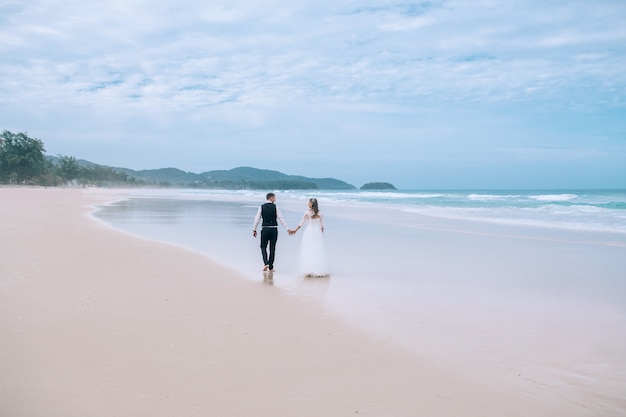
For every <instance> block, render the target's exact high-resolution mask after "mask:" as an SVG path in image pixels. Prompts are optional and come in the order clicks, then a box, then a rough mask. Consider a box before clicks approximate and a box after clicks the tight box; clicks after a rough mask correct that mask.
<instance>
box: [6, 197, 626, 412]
mask: <svg viewBox="0 0 626 417" xmlns="http://www.w3.org/2000/svg"><path fill="white" fill-rule="evenodd" d="M0 196H2V201H3V202H6V203H3V205H2V208H0V226H1V227H2V230H3V244H2V255H0V256H2V258H1V260H2V262H1V266H0V267H1V268H2V272H3V273H2V283H1V287H0V288H1V291H0V294H1V296H0V309H1V311H2V315H1V316H0V320H1V321H2V325H3V327H4V328H5V329H6V330H7V335H8V337H7V340H6V343H3V345H2V347H0V353H1V355H2V358H3V359H2V362H1V366H2V370H3V372H2V377H0V378H1V379H2V380H1V381H0V385H1V386H2V390H0V411H2V412H3V413H5V412H6V413H7V415H12V416H18V417H19V416H35V415H41V414H40V413H41V412H43V411H45V412H46V415H51V416H55V415H58V416H64V417H67V416H79V415H81V416H82V415H90V416H99V415H102V416H105V415H107V416H108V415H111V414H116V415H133V416H141V415H150V416H161V415H162V416H166V415H174V414H177V415H179V414H183V415H188V416H194V415H198V416H199V415H207V414H212V415H224V416H229V415H255V416H265V415H267V416H270V415H272V416H293V415H299V416H309V415H310V416H319V415H324V416H343V415H347V414H350V415H355V414H357V413H358V414H359V415H370V416H381V417H382V416H390V415H393V416H415V415H429V416H450V415H456V416H468V417H469V416H494V417H495V416H502V415H507V416H520V417H521V416H528V415H568V416H619V415H623V413H624V412H626V399H625V398H624V394H623V388H624V383H625V382H626V374H625V370H626V367H625V360H626V358H625V354H624V351H623V348H624V346H626V338H625V335H624V330H620V329H624V328H625V327H624V324H625V323H626V321H625V320H624V318H625V315H624V311H623V309H622V307H623V306H621V305H616V304H611V303H605V305H604V307H605V308H604V309H603V310H601V311H595V312H594V313H593V314H591V313H590V311H591V309H592V308H594V309H595V308H596V307H597V306H598V304H597V303H596V299H593V300H592V302H589V303H586V302H584V300H581V299H580V298H579V297H578V296H579V293H578V292H579V291H584V290H585V288H583V286H582V285H581V288H580V289H576V291H575V292H576V294H575V296H574V297H572V298H569V300H570V301H571V303H570V304H569V305H568V304H567V303H563V304H561V305H558V306H552V308H548V307H549V306H550V301H551V298H550V297H544V296H545V294H543V295H542V297H544V299H543V301H544V302H541V297H538V296H536V295H533V297H531V298H523V297H522V295H524V294H526V290H527V289H526V288H521V289H518V290H515V291H509V290H507V291H502V292H499V293H498V295H499V296H502V297H499V298H498V301H497V302H495V301H494V299H493V298H491V297H488V294H487V293H486V292H485V291H477V290H476V289H475V288H472V285H461V284H460V283H461V280H459V277H458V275H463V274H464V275H465V277H466V278H467V277H469V278H470V280H471V279H473V280H476V281H480V282H487V281H491V280H494V279H495V278H496V277H497V276H498V274H502V271H510V268H511V266H512V265H511V262H512V261H511V260H512V259H516V261H515V263H516V264H515V265H513V266H518V267H523V265H524V264H525V263H526V262H528V260H527V259H524V256H523V255H524V254H525V253H527V254H530V253H533V254H535V253H536V252H535V250H538V249H536V248H534V247H532V248H531V244H532V245H534V244H536V243H537V241H528V240H519V239H518V240H514V241H513V242H511V241H507V243H506V245H502V242H503V240H502V239H503V238H502V237H501V236H495V237H494V236H489V235H488V234H484V233H483V235H480V233H479V234H472V235H468V234H465V235H464V236H471V237H472V240H471V241H468V240H467V239H465V238H462V237H459V236H460V235H459V234H458V231H454V230H443V231H442V230H439V229H438V228H437V227H436V225H435V224H434V223H432V222H430V223H428V224H425V225H424V227H423V228H422V229H420V231H421V232H422V233H424V234H425V236H424V242H428V245H429V246H430V248H431V249H430V251H429V252H428V251H427V250H426V247H427V246H418V249H420V250H423V251H424V253H423V255H424V260H422V261H420V262H421V263H420V267H421V268H422V269H421V271H422V273H423V274H424V275H428V274H435V273H437V274H441V279H440V281H442V282H440V283H436V282H435V281H434V280H428V281H426V280H425V281H423V282H422V283H421V284H420V285H419V288H418V290H419V291H420V292H421V296H420V297H418V298H416V299H414V300H412V301H413V302H415V303H417V304H419V305H420V307H419V309H416V310H415V312H416V314H419V315H418V316H416V317H415V320H414V321H413V322H412V323H410V325H411V328H410V329H408V328H407V327H406V326H404V327H403V326H396V327H394V326H393V323H385V322H383V323H382V325H383V326H387V328H388V329H389V332H388V335H389V336H390V338H391V339H393V340H391V341H390V340H387V338H386V337H381V334H378V335H377V334H375V333H370V332H367V331H363V326H361V325H360V324H363V323H360V324H359V322H363V321H367V322H370V321H372V322H374V321H376V320H380V316H381V315H380V314H378V315H377V314H376V310H375V309H374V310H373V311H372V310H368V309H366V308H361V307H357V308H355V309H353V310H351V311H352V312H356V313H355V314H353V315H352V316H349V315H348V316H346V315H343V316H342V315H341V314H339V315H335V314H334V313H333V308H339V309H341V304H342V303H344V304H346V303H348V304H349V303H350V302H353V303H358V300H355V299H349V298H347V297H346V296H345V292H341V290H342V287H343V291H346V286H349V285H355V281H351V280H349V279H344V280H342V276H345V274H346V270H347V269H349V268H351V267H354V269H355V270H358V269H359V268H357V267H356V265H352V264H351V262H354V260H353V258H350V257H349V256H347V255H345V258H346V259H345V260H344V262H345V264H344V265H341V264H340V265H338V266H339V268H338V270H337V272H336V273H334V274H333V275H331V278H330V280H331V281H326V282H331V283H332V285H333V286H334V287H333V290H332V291H333V292H330V293H328V292H327V291H328V289H327V288H322V289H321V292H322V296H321V297H322V298H325V300H324V301H323V302H322V301H319V300H316V299H315V295H314V296H313V299H312V300H309V301H310V302H303V300H302V298H300V297H292V296H291V295H290V294H292V293H293V291H280V289H281V286H280V282H277V283H276V285H274V286H268V285H264V283H263V282H262V281H261V280H260V279H257V280H255V279H249V278H248V277H246V276H245V274H242V273H241V272H240V270H238V269H237V268H235V267H233V265H231V264H229V263H228V262H226V264H220V263H219V262H215V261H214V259H211V257H210V256H207V255H206V254H203V253H202V251H195V252H194V251H193V250H189V248H185V247H184V245H176V244H172V243H165V242H159V241H156V240H149V239H147V238H139V237H137V236H131V235H130V233H123V232H121V231H120V230H117V229H114V228H113V227H105V226H104V225H103V224H102V222H101V221H97V220H96V219H94V218H93V215H92V213H93V211H94V210H95V209H96V207H102V206H103V205H106V204H110V203H111V202H113V201H119V200H121V199H125V198H127V193H126V192H125V191H124V190H105V189H88V190H77V189H38V188H10V187H8V188H1V189H0ZM339 218H340V214H339V213H337V214H336V218H335V219H334V224H333V221H331V224H333V225H334V226H336V228H337V230H339V231H341V230H342V229H341V227H345V229H344V231H345V232H346V233H344V235H343V236H348V235H350V234H353V235H354V236H351V237H350V238H347V237H346V238H345V239H347V240H344V239H343V238H341V239H340V238H339V237H335V238H334V239H335V240H334V242H333V240H332V239H331V243H333V246H331V247H332V248H334V249H335V252H336V253H335V256H336V257H337V256H344V254H343V252H340V251H339V249H338V248H340V247H344V246H346V244H350V245H351V246H352V248H353V249H354V250H357V251H359V250H363V248H362V247H361V246H359V245H358V244H357V242H359V241H362V238H361V236H360V235H358V234H356V232H355V230H356V227H354V226H353V225H350V224H348V223H347V222H346V223H345V225H342V223H341V222H339ZM251 220H252V219H250V226H251V223H252V222H251ZM229 227H231V226H229ZM237 227H238V226H237ZM428 227H431V229H433V230H430V232H427V231H426V230H428ZM233 230H236V228H235V229H233ZM476 236H479V237H478V238H477V237H476ZM285 239H287V238H285ZM529 242H530V243H529ZM539 242H540V245H544V246H542V247H540V248H539V249H542V250H545V251H548V252H549V253H551V254H552V255H557V256H558V260H559V262H561V261H562V260H563V259H568V258H569V257H571V256H572V255H573V256H576V254H577V252H578V251H580V253H582V250H580V249H576V248H577V247H576V246H575V245H576V244H572V245H570V244H567V245H564V246H559V247H558V249H554V247H553V245H552V244H551V243H550V242H548V243H541V241H539ZM253 243H254V241H253V240H252V239H250V246H249V247H250V248H252V247H254V248H255V249H254V250H255V251H256V250H258V248H256V246H254V245H253ZM281 243H282V242H281ZM497 245H501V246H505V247H504V248H503V249H500V250H499V251H494V252H493V253H494V258H491V259H489V260H488V262H489V263H490V267H489V268H486V269H484V270H481V271H480V274H481V275H480V276H479V275H478V271H472V270H465V269H459V268H455V267H453V265H450V264H448V265H447V266H445V267H442V266H441V264H442V263H445V262H446V260H449V259H458V260H459V265H460V266H461V267H466V266H467V265H473V264H471V263H469V261H468V260H467V259H466V257H471V256H477V255H478V254H482V253H485V251H486V250H492V249H493V248H494V247H497ZM181 246H182V247H181ZM444 246H445V248H446V249H445V251H444V250H443V249H442V248H443V247H444ZM472 246H473V247H474V248H477V249H475V252H471V251H468V250H467V248H468V247H472ZM594 247H595V246H594ZM247 248H248V247H247V246H246V250H247ZM479 249H480V250H479ZM279 250H281V249H280V248H279ZM507 250H515V251H518V253H517V254H516V255H515V256H514V257H513V256H510V257H507V256H505V255H506V253H507ZM584 250H585V251H588V250H589V248H588V247H585V248H584ZM618 250H622V251H623V249H622V248H621V247H620V248H618ZM525 251H526V252H525ZM402 256H404V257H406V256H411V255H410V253H409V252H407V253H406V254H402ZM589 256H598V257H604V256H608V258H607V259H614V257H615V255H614V252H610V253H609V254H608V255H607V254H606V251H604V250H598V252H597V254H592V255H589ZM498 257H499V258H500V259H498ZM520 258H521V259H520ZM429 259H430V260H431V261H432V262H430V261H429ZM601 259H604V258H601ZM435 260H436V261H437V265H438V266H437V268H438V269H437V270H434V269H433V265H434V264H435ZM539 261H541V262H543V263H544V264H543V266H544V267H545V268H552V270H551V272H550V273H554V274H558V273H559V271H558V270H557V269H556V266H559V263H558V262H555V261H554V260H553V259H549V258H547V257H546V258H543V259H541V260H539ZM448 262H449V261H448ZM551 262H552V263H551ZM590 266H595V264H585V263H584V262H582V261H581V263H580V264H579V265H578V267H580V268H583V269H584V268H587V267H590ZM403 267H404V266H403V265H400V266H399V267H397V266H394V265H390V266H388V267H387V268H383V269H382V270H381V271H380V272H379V273H380V274H383V275H382V276H384V274H393V275H394V276H395V275H402V274H405V275H406V271H403V269H402V268H403ZM607 268H608V267H607ZM287 269H288V268H287ZM485 271H488V273H485ZM529 271H531V272H533V271H535V270H534V269H533V268H529ZM607 271H608V272H610V273H612V272H611V271H610V270H609V269H606V270H605V271H597V272H598V273H599V274H602V273H604V274H605V276H606V275H607ZM361 273H364V272H361ZM509 273H510V272H509ZM281 274H283V275H281ZM489 274H492V275H491V276H490V275H489ZM513 275H515V274H513ZM257 276H258V277H259V278H260V277H261V274H258V275H257ZM281 277H282V278H284V280H285V281H288V280H289V279H292V278H289V277H288V276H287V273H286V272H285V273H283V272H282V271H280V270H279V272H278V273H277V274H276V277H275V279H276V280H278V279H280V278H281ZM294 282H295V281H294ZM512 282H515V281H512ZM320 283H321V284H322V286H323V285H324V281H315V283H314V284H313V285H309V286H308V287H307V291H317V290H319V289H320V288H319V287H320V285H319V284H320ZM492 284H493V283H490V287H489V288H490V289H491V288H497V285H495V286H494V285H492ZM579 284H580V283H577V284H576V285H579ZM363 285H364V286H367V285H369V284H367V283H363ZM374 287H375V288H374V290H373V291H375V290H376V289H379V288H380V287H376V286H374ZM335 288H339V291H337V290H335ZM607 288H608V287H607ZM348 291H349V289H348ZM572 291H574V290H572ZM357 294H358V290H357ZM296 295H298V294H296ZM503 295H506V296H503ZM333 296H335V297H337V298H338V299H337V300H334V301H332V302H331V304H332V305H330V306H329V304H328V298H329V297H333ZM435 296H438V297H442V298H444V299H445V300H446V302H445V303H438V302H435V301H434V300H433V298H434V297H435ZM601 296H602V297H604V296H605V295H604V294H602V295H601ZM481 297H483V300H482V301H481V300H480V298H481ZM598 297H600V295H598ZM477 300H479V301H480V302H477ZM528 300H531V301H532V302H537V303H538V304H537V308H536V309H534V310H532V311H531V312H530V313H532V314H529V311H528V308H527V306H526V305H525V302H526V301H528ZM470 301H471V302H470ZM333 303H334V304H333ZM498 303H500V306H499V307H500V308H501V310H500V311H502V315H501V316H499V317H497V316H496V317H494V316H493V315H492V313H493V311H495V310H494V308H496V307H498ZM451 304H456V305H458V307H459V309H458V310H455V311H449V310H446V309H445V307H447V306H449V305H451ZM480 305H487V306H489V307H490V308H489V309H484V310H478V309H476V306H480ZM333 306H334V307H333ZM463 309H466V310H465V311H463ZM345 311H346V310H342V311H339V313H342V312H344V313H345ZM387 317H390V318H393V315H391V316H387ZM463 317H464V318H465V319H464V320H463ZM572 320H575V322H572ZM383 321H384V320H383ZM537 323H543V326H540V327H538V326H537ZM614 326H621V327H619V328H618V329H617V330H616V329H615V328H614ZM555 329H560V331H559V332H558V333H555V332H554V330H555ZM392 336H393V337H392ZM580 338H583V339H580ZM416 340H417V341H419V343H420V344H421V346H418V347H415V343H416ZM577 340H578V347H577V348H575V349H572V347H571V346H570V344H571V343H572V342H573V341H574V342H575V341H577ZM520 342H521V343H520ZM600 347H602V349H600ZM558 356H560V357H561V360H560V361H557V362H554V359H555V358H556V357H558Z"/></svg>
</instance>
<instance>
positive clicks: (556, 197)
mask: <svg viewBox="0 0 626 417" xmlns="http://www.w3.org/2000/svg"><path fill="white" fill-rule="evenodd" d="M577 197H578V195H576V194H540V195H531V196H528V198H532V199H533V200H537V201H571V200H574V199H575V198H577Z"/></svg>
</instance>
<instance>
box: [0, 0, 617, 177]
mask: <svg viewBox="0 0 626 417" xmlns="http://www.w3.org/2000/svg"><path fill="white" fill-rule="evenodd" d="M0 16H2V17H0V53H2V54H3V56H4V57H6V58H5V59H4V60H3V61H2V62H0V96H1V97H2V100H1V102H0V124H3V126H0V128H11V129H13V130H20V131H22V130H27V131H40V132H41V133H42V134H40V135H39V136H40V137H41V138H42V139H43V140H44V141H47V140H46V139H47V138H50V139H51V140H55V141H58V142H56V143H58V144H59V147H60V146H61V144H62V143H66V142H64V141H63V140H62V138H63V137H67V136H73V135H72V131H73V130H75V129H80V130H81V132H80V134H77V136H80V137H81V138H83V142H81V143H83V145H80V147H79V148H71V149H67V150H65V151H64V153H77V154H78V153H79V152H78V151H80V152H87V151H88V144H89V143H94V144H96V143H97V144H98V146H99V148H98V149H100V150H101V149H106V148H107V146H106V142H105V141H106V140H107V139H106V138H114V137H120V138H127V139H125V140H126V143H127V144H128V146H130V142H131V141H132V140H133V139H132V138H134V137H137V138H150V140H151V141H153V148H154V149H155V150H156V149H168V151H169V155H170V156H172V157H174V154H175V152H173V151H172V150H171V148H170V146H172V143H171V142H169V140H170V137H171V134H172V132H173V131H179V132H180V133H181V136H185V137H188V138H190V140H197V139H194V138H196V137H202V138H204V139H203V140H204V141H205V142H202V143H204V144H205V145H203V146H207V147H211V146H212V145H211V144H212V143H213V142H212V140H213V139H211V137H212V136H215V137H216V139H214V140H218V139H217V137H219V138H220V139H219V140H220V141H219V142H215V143H216V144H217V145H219V147H220V149H222V148H223V149H224V151H223V155H224V158H222V160H223V161H232V165H238V163H239V162H238V161H237V159H236V155H237V153H238V152H237V147H238V145H237V144H238V143H245V144H247V145H246V146H248V145H249V144H250V143H257V142H259V141H261V140H263V141H267V142H268V144H270V143H271V145H269V146H266V148H270V149H276V148H283V147H290V148H291V149H295V148H294V147H295V146H296V145H294V143H295V144H300V143H309V142H318V143H320V142H322V143H324V144H325V146H333V147H334V149H335V150H336V151H335V152H332V158H337V159H336V160H337V161H338V162H337V164H341V161H342V160H347V159H350V158H354V155H355V153H356V154H358V155H359V157H362V158H365V157H366V156H365V155H363V154H362V153H361V150H358V149H355V148H354V143H355V142H356V139H355V138H357V137H358V139H359V141H361V143H367V144H368V146H367V147H365V148H364V149H366V150H368V151H369V152H370V153H369V154H370V155H373V158H375V157H380V158H386V159H387V160H394V159H395V158H405V157H406V155H411V154H412V153H411V152H403V151H402V149H412V148H411V147H412V145H411V140H409V139H407V138H418V137H423V136H424V135H431V136H433V137H435V138H444V137H445V140H443V139H442V141H441V142H439V143H444V142H445V143H446V145H445V146H444V145H437V141H433V142H429V143H428V147H427V149H426V151H424V149H423V148H421V147H417V148H416V149H419V150H420V152H417V153H419V154H420V155H435V154H437V155H438V154H440V152H443V153H444V154H445V152H448V151H449V149H450V146H451V145H450V143H452V142H454V140H458V141H460V143H463V149H465V152H466V155H467V156H468V157H472V152H471V149H472V144H475V148H476V149H477V151H478V150H480V152H481V158H482V157H483V156H484V152H486V151H485V147H484V146H483V145H482V143H483V142H477V141H478V139H477V137H478V136H481V135H483V136H490V135H497V136H498V137H501V136H506V135H509V136H511V135H512V134H511V132H509V133H506V132H507V129H511V125H508V124H506V123H505V124H503V125H500V126H499V129H500V131H497V132H496V131H490V129H489V128H488V127H485V126H486V125H485V124H480V123H478V125H477V126H475V129H477V131H478V132H479V133H477V134H476V135H471V139H468V135H467V134H466V133H467V132H466V130H467V127H466V126H467V123H468V120H469V119H465V118H464V117H459V116H454V117H453V116H450V117H449V118H446V117H445V115H446V114H450V115H452V114H459V112H460V113H463V109H466V108H468V107H469V108H472V109H473V110H475V112H474V113H473V115H472V117H475V118H478V119H485V120H490V119H498V120H502V117H503V115H502V114H501V113H500V112H499V109H500V108H505V109H506V108H511V109H512V108H514V109H515V113H513V114H510V115H507V117H506V119H507V120H508V118H511V119H514V120H524V121H525V122H526V123H528V125H526V126H524V125H515V129H516V130H515V132H516V134H515V135H513V136H514V137H519V136H518V135H517V131H518V130H521V131H523V130H524V129H527V130H528V131H531V130H532V131H533V132H534V130H535V127H534V125H533V123H534V122H533V120H534V119H533V117H535V116H532V117H531V116H528V115H526V113H525V112H530V113H531V114H535V113H534V112H535V111H544V112H548V113H549V112H557V113H559V114H563V113H571V114H572V117H573V118H576V117H580V115H579V113H581V112H582V113H583V114H586V113H589V114H593V113H602V112H608V113H609V114H617V115H619V114H620V113H621V115H622V116H623V111H624V110H623V109H624V107H625V106H626V94H625V93H624V91H626V73H625V72H624V71H623V68H626V54H625V50H624V46H623V45H626V29H623V28H622V25H621V22H623V21H624V19H626V8H625V7H624V5H623V4H622V2H618V1H608V0H606V1H600V2H594V3H585V2H574V3H572V2H569V1H565V0H563V1H551V2H548V3H546V2H539V1H534V0H516V1H511V2H496V1H480V2H465V1H440V2H398V3H388V2H382V1H374V0H372V1H367V2H365V3H364V2H356V1H347V2H342V3H336V2H324V1H321V2H313V1H304V0H296V1H290V2H287V1H283V0H264V1H259V2H243V1H241V2H238V1H235V2H232V1H230V2H227V1H212V2H203V1H200V0H198V1H183V2H180V1H173V0H172V1H170V0H167V1H160V2H156V3H155V2H150V1H147V0H141V1H140V0H124V1H121V0H119V1H113V2H109V3H107V4H106V5H105V6H102V7H97V8H96V7H94V6H93V5H92V4H91V3H89V2H83V1H77V0H76V1H73V0H55V1H52V0H31V1H29V2H25V1H24V2H21V1H19V2H18V1H15V2H4V3H0ZM424 114H430V115H431V116H433V117H430V118H429V117H424V116H423V115H424ZM455 117H456V118H455ZM78 119H80V120H78ZM583 119H584V117H583ZM609 123H613V124H614V125H615V126H616V127H615V130H616V131H617V133H615V137H616V139H615V140H616V141H617V140H619V139H618V138H620V137H623V133H624V132H623V131H620V129H623V123H621V122H620V121H619V120H618V116H615V119H609ZM90 124H91V125H93V126H94V128H93V129H90V127H89V126H90ZM438 124H443V125H445V126H446V129H445V131H446V133H444V131H443V130H442V129H440V128H439V126H438ZM559 127H560V128H562V129H567V127H565V126H559ZM102 129H104V130H105V131H106V132H107V133H106V134H104V133H102V132H101V130H102ZM588 129H589V130H592V129H591V128H590V127H589V128H588ZM94 130H98V134H96V132H94ZM129 132H131V133H129ZM620 135H621V136H620ZM224 137H231V138H233V139H232V143H233V145H232V147H225V145H224V143H228V141H225V142H224V140H223V138H224ZM545 137H546V136H544V138H545ZM137 140H138V141H139V143H143V140H144V139H141V140H139V139H137ZM520 140H521V139H520ZM544 140H550V139H544ZM71 143H72V146H75V145H76V142H74V141H72V142H71ZM111 143H113V142H111ZM120 143H124V141H120V142H114V144H115V146H119V144H120ZM183 143H184V142H182V139H181V142H180V145H181V149H180V153H181V155H182V154H185V152H187V157H186V158H185V157H183V156H181V157H180V158H179V159H178V160H179V161H183V162H185V161H187V162H185V163H188V164H190V165H191V164H194V165H197V164H202V163H203V162H202V161H198V162H192V161H191V160H192V159H193V157H194V156H193V155H189V154H188V150H187V148H188V147H185V146H184V145H183ZM194 143H196V142H194ZM381 143H390V144H391V145H390V146H387V147H385V146H382V145H381ZM421 143H422V145H423V143H424V142H421ZM344 144H346V145H345V147H344ZM466 144H469V145H467V146H466ZM217 145H216V146H217ZM68 146H69V145H68ZM298 146H300V145H298ZM416 146H417V145H416ZM55 147H56V146H55ZM74 149H76V151H74ZM214 150H215V149H214ZM391 150H393V151H394V152H399V154H398V155H397V156H394V155H393V154H392V152H391ZM216 152H217V151H216ZM220 152H221V151H220ZM255 152H257V153H263V152H264V151H263V150H262V147H261V146H259V148H255ZM239 153H241V152H239ZM294 153H295V154H296V156H295V157H296V158H298V159H300V160H301V161H302V163H303V164H304V163H305V162H306V161H308V160H306V161H305V159H304V158H305V154H306V152H294ZM413 153H414V154H417V153H416V152H413ZM119 154H120V152H119V151H118V152H117V153H116V154H115V156H112V157H114V158H120V156H119ZM155 154H156V151H155ZM162 154H163V155H168V152H162ZM328 154H329V153H326V155H328ZM98 155H100V156H103V157H104V156H105V155H106V153H105V152H99V153H98ZM112 155H113V154H112ZM309 155H310V153H309ZM78 156H79V157H82V156H83V155H78ZM226 157H228V158H230V159H226ZM497 157H498V156H497V155H495V154H494V158H497ZM272 158H274V156H273V155H272ZM277 158H278V159H277V160H280V158H284V156H282V155H281V156H280V157H277ZM342 158H343V159H342ZM102 162H107V161H102ZM127 162H128V161H127ZM131 162H132V161H131ZM248 162H249V161H248ZM111 163H113V162H111ZM163 163H164V162H163V161H156V160H155V161H154V165H155V166H158V165H161V164H163ZM307 163H308V162H307ZM330 163H331V161H330V160H329V164H330ZM167 165H171V163H168V164H167ZM181 168H185V167H182V166H181ZM207 168H208V167H207Z"/></svg>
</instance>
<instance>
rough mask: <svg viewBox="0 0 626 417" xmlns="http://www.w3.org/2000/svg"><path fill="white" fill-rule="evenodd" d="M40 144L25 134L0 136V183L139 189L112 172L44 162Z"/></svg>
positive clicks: (69, 159)
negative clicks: (125, 186)
mask: <svg viewBox="0 0 626 417" xmlns="http://www.w3.org/2000/svg"><path fill="white" fill-rule="evenodd" d="M45 151H46V150H45V147H44V143H43V142H42V141H41V140H40V139H36V138H31V137H29V136H28V135H27V134H26V133H12V132H10V131H8V130H5V131H3V132H2V135H0V183H1V184H15V185H41V186H59V185H67V184H76V185H82V186H86V185H96V186H102V185H141V184H140V183H139V181H137V180H136V179H135V178H133V177H131V176H129V175H127V174H125V173H123V172H117V171H115V170H114V169H112V168H109V167H103V166H100V165H94V166H91V167H86V166H81V165H80V164H79V163H78V161H77V160H76V158H75V157H73V156H63V155H60V156H59V157H58V158H57V159H56V160H53V159H50V158H46V156H45Z"/></svg>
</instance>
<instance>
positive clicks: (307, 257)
mask: <svg viewBox="0 0 626 417" xmlns="http://www.w3.org/2000/svg"><path fill="white" fill-rule="evenodd" d="M303 225H304V231H303V232H302V243H301V245H300V256H299V262H298V272H299V273H300V275H303V276H306V277H325V276H328V275H330V263H329V261H328V255H327V253H326V246H325V244H324V233H323V232H322V227H324V218H323V216H322V214H321V213H319V212H318V216H317V217H313V212H312V211H311V210H307V211H306V212H305V213H304V216H302V221H301V222H300V224H299V226H300V227H303Z"/></svg>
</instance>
